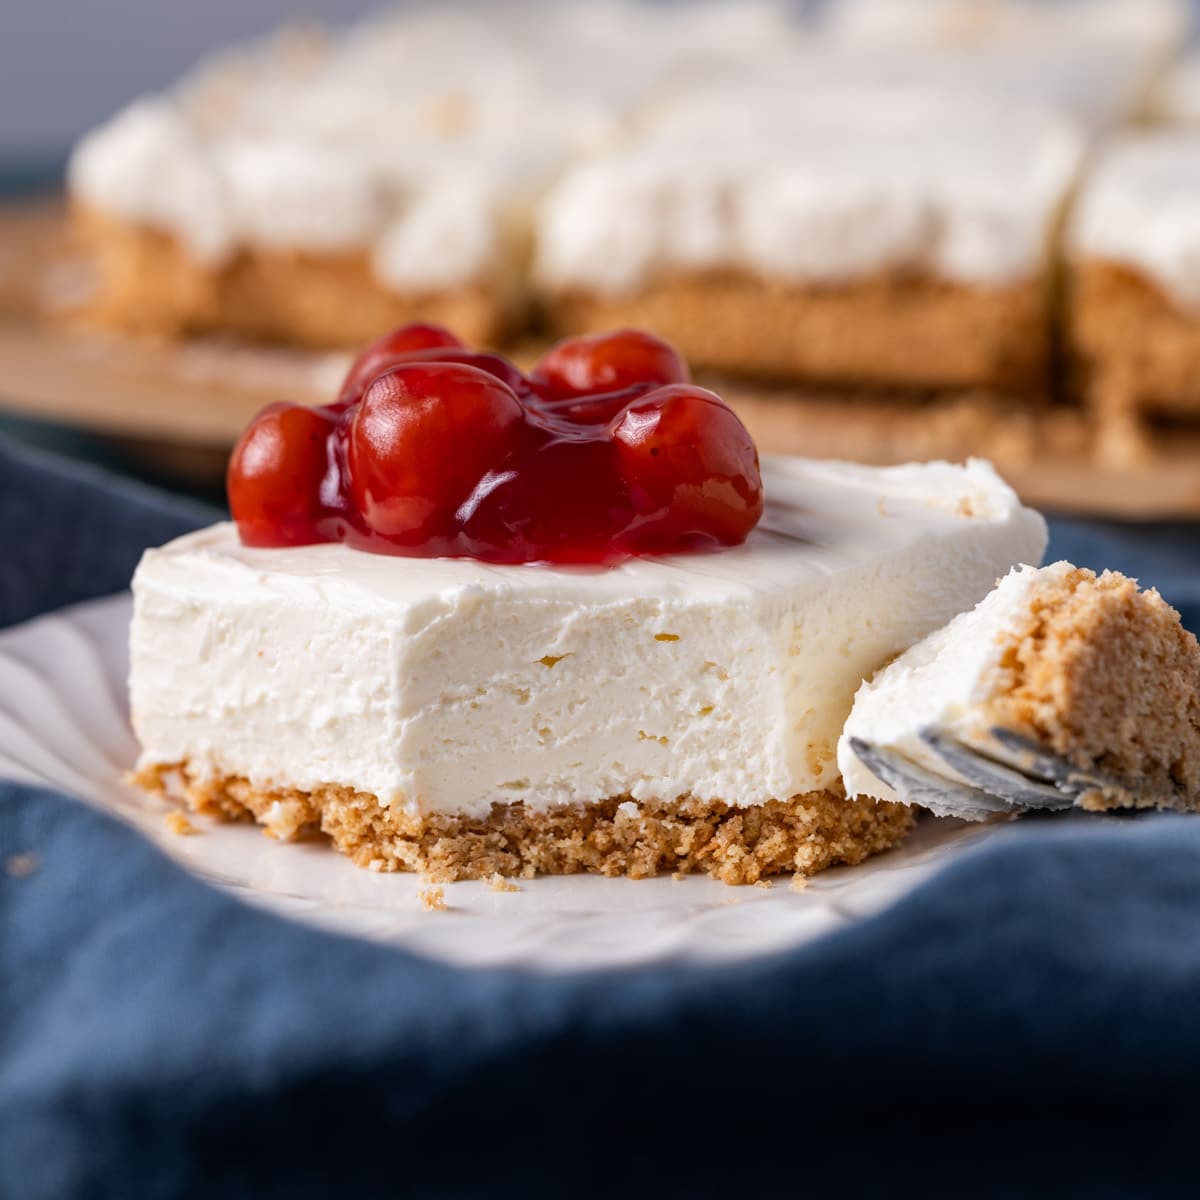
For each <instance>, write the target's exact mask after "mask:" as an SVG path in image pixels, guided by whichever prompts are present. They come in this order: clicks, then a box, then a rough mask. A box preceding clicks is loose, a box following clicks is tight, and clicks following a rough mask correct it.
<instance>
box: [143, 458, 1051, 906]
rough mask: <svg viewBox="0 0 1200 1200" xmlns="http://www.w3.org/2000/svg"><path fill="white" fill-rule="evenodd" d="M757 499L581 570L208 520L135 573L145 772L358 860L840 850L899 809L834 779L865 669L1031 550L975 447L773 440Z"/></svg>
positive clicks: (645, 871) (669, 866) (704, 857)
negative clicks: (904, 450)
mask: <svg viewBox="0 0 1200 1200" xmlns="http://www.w3.org/2000/svg"><path fill="white" fill-rule="evenodd" d="M763 479H764V486H765V490H766V495H767V507H766V513H765V516H764V518H763V520H762V523H761V525H760V526H759V527H758V528H757V529H756V530H754V532H753V533H752V534H751V535H750V537H749V539H748V540H747V541H746V543H745V544H744V545H741V546H735V547H732V548H729V549H725V550H721V551H719V552H716V553H711V554H695V555H675V556H668V557H665V558H635V559H632V560H630V561H627V562H626V563H624V564H623V565H618V566H615V567H610V568H607V569H604V570H600V571H597V570H595V569H586V568H553V567H545V566H497V565H491V564H487V563H480V562H476V561H471V560H466V559H445V558H440V559H429V558H408V557H395V556H389V555H382V554H372V553H366V552H364V551H362V550H357V549H354V548H351V547H349V546H346V545H338V544H323V545H312V546H300V547H293V548H255V547H250V546H246V545H244V544H242V542H241V541H240V540H239V537H238V534H237V531H236V529H235V528H234V527H233V526H232V525H218V526H215V527H213V528H211V529H209V530H205V531H202V532H200V533H196V534H192V535H189V536H187V537H184V538H182V539H180V540H179V541H176V542H174V543H171V544H170V545H168V546H166V547H164V548H163V549H161V550H154V551H150V552H148V553H147V555H146V557H145V559H144V560H143V562H142V565H141V566H140V568H139V569H138V572H137V576H136V578H135V580H134V596H135V613H134V621H133V631H132V664H133V665H132V708H133V721H134V727H135V730H136V732H137V734H138V737H139V739H140V741H141V743H142V746H143V753H142V757H141V760H140V763H139V768H138V772H139V778H140V780H141V782H143V783H144V784H145V785H147V786H150V787H154V788H162V789H165V790H166V791H168V792H169V793H171V794H174V795H178V796H180V797H184V798H186V799H187V801H188V802H189V803H190V804H191V805H192V806H193V807H195V808H196V809H198V810H200V811H204V812H215V813H220V814H225V815H228V816H245V815H250V816H253V817H254V818H255V819H256V820H258V821H259V822H261V823H262V824H264V825H265V826H266V827H267V829H268V830H270V831H271V832H273V833H275V834H276V835H277V836H280V837H283V838H290V837H294V836H298V835H301V834H303V833H305V832H308V831H316V830H321V831H323V832H324V833H325V834H327V835H328V836H329V837H330V838H332V840H333V842H334V844H335V845H336V846H337V847H338V848H339V849H340V850H342V851H343V852H345V853H347V854H348V855H350V856H351V857H352V858H353V860H354V861H355V862H357V863H359V864H360V865H362V866H366V867H369V868H372V869H376V870H420V871H423V872H425V873H427V874H429V875H431V876H433V877H435V878H438V879H445V880H448V879H461V878H481V877H488V876H490V875H492V874H493V873H494V872H497V871H499V872H500V873H502V874H505V875H510V874H533V873H535V872H551V873H564V872H576V871H598V872H602V873H605V874H610V875H616V874H624V875H631V876H643V875H649V874H653V873H655V872H658V871H680V870H684V871H689V870H690V871H703V872H707V873H709V874H711V875H713V876H715V877H717V878H719V879H722V880H725V881H726V882H730V883H745V882H753V881H755V880H757V879H759V878H760V877H762V876H766V875H770V874H775V873H779V872H788V871H801V872H810V871H815V870H818V869H820V868H822V867H824V866H828V865H830V864H832V863H837V862H857V861H860V860H861V859H862V858H864V857H866V856H867V855H868V854H871V853H874V852H876V851H878V850H881V849H884V848H886V847H887V846H889V845H891V844H893V843H894V842H895V841H896V840H898V839H899V838H900V837H901V836H902V835H903V834H904V832H906V830H907V828H908V825H909V820H910V813H909V810H908V809H905V808H902V807H899V806H894V805H886V804H885V805H878V804H876V803H875V802H874V801H873V800H863V801H848V800H846V798H845V796H844V794H843V792H842V789H841V784H840V776H839V772H838V767H837V763H836V759H835V747H836V743H837V739H838V736H839V734H840V732H841V727H842V723H843V722H844V720H845V718H846V715H847V714H848V713H849V711H850V705H851V702H852V699H853V696H854V692H855V690H856V689H857V687H858V685H859V682H860V681H861V680H862V679H863V678H865V677H866V676H869V675H870V674H871V673H872V672H874V671H875V670H876V669H877V668H878V667H880V666H881V665H883V664H884V663H885V662H887V661H888V660H889V659H890V658H892V657H894V656H895V655H896V654H897V653H899V652H900V651H902V650H903V649H905V648H906V647H907V646H908V645H910V644H911V643H912V642H914V641H915V640H917V639H919V638H920V637H922V636H923V635H924V634H926V633H928V632H930V631H931V630H933V629H935V628H937V627H938V626H940V625H942V624H944V623H945V621H947V620H948V619H949V618H950V617H952V616H953V615H954V614H955V613H957V612H959V611H961V610H962V609H964V608H967V607H969V606H970V605H972V604H974V603H975V602H976V601H977V600H979V599H980V598H981V597H982V596H983V595H984V594H985V593H986V592H987V591H988V589H989V588H990V587H991V585H992V582H993V580H994V579H995V577H996V575H997V574H1000V573H1003V572H1004V571H1006V570H1007V569H1008V568H1009V567H1010V566H1011V565H1012V564H1013V563H1016V562H1023V561H1036V560H1037V559H1038V558H1039V557H1040V555H1041V553H1042V550H1043V548H1044V545H1045V529H1044V525H1043V523H1042V521H1041V519H1040V518H1039V517H1038V516H1037V515H1036V514H1034V513H1032V512H1031V511H1029V510H1027V509H1024V508H1022V507H1021V505H1020V504H1019V503H1018V501H1017V499H1016V497H1015V496H1014V495H1013V493H1012V492H1011V491H1010V490H1009V489H1008V488H1007V487H1006V486H1005V485H1004V484H1002V483H1001V482H1000V480H999V479H998V478H997V477H996V475H995V474H994V473H993V472H992V471H991V470H990V468H988V467H987V466H986V465H985V464H982V463H974V464H971V465H969V466H967V467H954V466H950V465H947V464H929V465H926V466H911V467H903V468H886V469H881V468H867V467H857V466H852V465H849V464H837V463H817V462H809V461H805V460H799V459H775V460H771V459H768V460H767V461H766V463H765V466H764V475H763Z"/></svg>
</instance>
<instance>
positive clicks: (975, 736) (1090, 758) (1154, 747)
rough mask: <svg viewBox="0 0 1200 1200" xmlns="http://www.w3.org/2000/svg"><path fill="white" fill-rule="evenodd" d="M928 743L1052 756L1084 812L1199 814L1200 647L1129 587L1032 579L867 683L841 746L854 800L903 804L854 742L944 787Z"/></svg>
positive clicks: (1085, 578)
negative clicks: (900, 760)
mask: <svg viewBox="0 0 1200 1200" xmlns="http://www.w3.org/2000/svg"><path fill="white" fill-rule="evenodd" d="M930 731H932V732H933V733H934V734H936V735H938V736H939V737H941V738H947V737H949V738H952V739H954V741H956V742H958V743H960V744H961V745H964V746H966V747H967V748H969V749H977V750H978V751H979V752H980V753H981V754H983V755H984V756H986V757H988V758H991V759H995V760H999V761H1011V762H1013V763H1014V765H1016V766H1017V767H1018V769H1021V767H1022V762H1023V760H1025V758H1026V756H1027V755H1028V754H1029V753H1034V754H1037V753H1039V752H1040V753H1045V754H1048V755H1052V756H1055V757H1056V758H1057V759H1059V760H1061V762H1062V764H1063V766H1065V767H1066V768H1069V770H1068V772H1067V775H1068V776H1070V774H1071V772H1075V773H1077V775H1076V778H1075V779H1074V780H1073V781H1072V782H1074V783H1077V784H1079V785H1080V786H1081V788H1082V790H1081V791H1080V792H1079V794H1078V796H1077V798H1075V800H1074V802H1075V803H1076V804H1077V805H1079V806H1080V807H1083V808H1090V809H1112V808H1171V809H1195V808H1197V807H1200V645H1198V644H1197V642H1196V638H1195V636H1194V635H1193V634H1191V633H1189V632H1188V631H1187V630H1185V629H1184V628H1183V627H1182V625H1181V624H1180V619H1179V614H1178V613H1177V612H1176V611H1175V610H1174V609H1172V608H1171V607H1170V605H1168V604H1167V603H1166V602H1165V601H1164V600H1163V599H1162V597H1161V596H1159V594H1158V593H1157V592H1155V591H1139V589H1138V586H1137V584H1136V582H1135V581H1134V580H1132V579H1128V578H1126V577H1125V576H1123V575H1119V574H1116V573H1114V572H1111V571H1106V572H1105V573H1104V574H1103V575H1100V576H1097V575H1095V574H1094V573H1093V572H1091V571H1087V570H1081V569H1080V568H1078V567H1074V566H1072V565H1071V564H1070V563H1065V562H1060V563H1055V564H1054V565H1052V566H1048V567H1044V568H1042V569H1040V570H1035V569H1033V568H1031V567H1024V568H1021V569H1020V570H1016V571H1013V572H1012V573H1011V574H1010V575H1008V576H1007V577H1006V578H1005V579H1003V580H1002V581H1001V582H1000V584H999V585H998V586H997V588H996V589H995V591H993V592H992V593H991V594H990V595H989V596H988V597H987V598H986V599H985V600H984V601H983V602H982V603H981V604H980V605H979V606H978V607H977V608H976V609H975V610H974V611H973V612H970V613H964V614H963V615H962V616H960V617H957V618H956V619H955V620H954V621H952V622H951V623H950V624H949V625H948V626H947V627H946V628H945V629H941V630H938V631H937V632H936V633H934V634H931V635H930V636H929V637H928V638H926V639H925V641H923V642H920V643H918V644H917V645H916V646H914V647H913V648H912V649H911V650H909V651H907V652H906V653H905V654H903V655H901V656H900V657H899V658H898V659H897V660H896V661H895V662H894V663H892V664H891V665H890V666H888V667H886V668H885V669H884V670H883V671H881V672H880V673H879V674H878V675H877V676H876V677H875V678H874V679H873V680H871V681H870V682H869V683H867V684H864V686H863V688H862V690H861V691H860V692H859V694H858V696H857V697H856V699H855V702H854V709H853V711H852V713H851V715H850V719H849V720H848V721H847V723H846V731H845V734H844V735H843V737H842V739H841V742H840V743H839V747H838V761H839V763H840V764H841V768H842V773H843V775H844V777H845V780H846V788H847V791H848V792H849V793H850V794H851V795H869V796H876V797H879V798H886V799H895V798H896V793H894V792H893V791H892V789H891V788H890V787H888V786H887V784H886V783H884V782H882V781H881V780H880V779H878V778H877V777H876V776H875V775H874V774H873V773H872V772H871V770H870V769H869V768H868V767H867V765H866V764H865V763H864V762H863V761H862V760H861V759H860V757H859V756H858V754H856V753H855V751H854V749H853V748H852V742H853V741H854V739H858V740H859V742H861V743H866V744H868V745H870V746H872V747H875V748H876V749H881V750H884V751H887V752H890V753H893V754H898V755H901V756H903V757H904V758H905V759H906V760H908V761H909V762H911V763H915V764H916V765H917V766H919V767H923V768H924V769H926V770H928V771H930V772H932V773H933V774H934V775H935V776H937V775H942V776H945V775H946V773H947V763H946V762H945V761H943V760H942V759H940V758H939V757H938V755H937V753H936V752H935V750H934V749H933V748H932V747H931V746H930V744H929V742H928V741H927V740H926V738H925V736H924V735H926V734H927V733H928V732H930ZM996 731H1001V732H1002V733H1004V734H1007V735H1010V736H1014V737H1015V738H1016V739H1019V741H1018V742H1017V743H1004V742H1000V741H997V739H996ZM1014 745H1016V746H1017V749H1015V750H1014V749H1013V746H1014ZM1026 748H1027V749H1026ZM950 778H951V779H952V780H956V781H957V782H959V783H962V782H964V781H963V780H962V778H961V777H959V776H956V775H955V774H954V772H953V771H951V772H950ZM948 803H949V806H948V807H947V809H946V812H947V814H948V815H956V816H971V815H973V814H972V813H971V812H969V811H963V810H960V809H958V808H956V807H955V805H954V802H953V801H949V802H948ZM1067 803H1068V804H1069V803H1070V801H1069V800H1068V801H1067Z"/></svg>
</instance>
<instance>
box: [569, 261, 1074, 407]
mask: <svg viewBox="0 0 1200 1200" xmlns="http://www.w3.org/2000/svg"><path fill="white" fill-rule="evenodd" d="M1050 303H1051V295H1050V285H1049V282H1048V281H1047V280H1046V279H1044V278H1040V277H1039V278H1034V279H1031V280H1029V281H1027V282H1021V283H1017V284H1013V285H1009V286H1006V287H999V288H976V287H970V286H967V285H964V284H959V283H955V282H952V281H950V280H945V279H939V278H934V277H930V276H924V275H914V274H897V273H887V274H879V275H875V276H872V277H871V278H868V279H864V280H860V281H855V282H850V283H845V284H839V285H822V286H803V285H797V284H791V283H782V282H776V281H771V280H768V279H764V278H762V277H760V276H752V275H747V274H744V273H740V272H722V273H714V274H704V275H694V276H688V277H682V276H681V277H676V278H669V279H663V280H661V281H658V282H655V283H651V284H650V285H648V286H647V287H646V288H644V289H642V290H640V291H638V292H636V293H634V294H632V295H628V296H621V297H616V298H607V297H604V296H599V295H595V294H592V293H584V292H580V291H574V292H564V293H562V294H556V295H553V296H551V297H549V298H547V300H546V309H547V313H548V317H549V320H550V322H551V324H553V325H554V326H555V327H556V328H557V329H558V330H559V331H560V332H562V333H588V332H599V331H601V330H605V329H612V328H615V327H617V326H621V325H634V326H640V327H644V328H647V329H652V330H654V332H655V333H657V334H659V335H660V336H662V337H664V338H666V339H667V340H668V341H670V342H672V343H674V345H675V346H677V347H678V348H679V350H680V351H681V352H682V354H683V355H684V357H685V358H687V359H688V360H689V361H690V362H692V363H693V364H696V365H699V366H705V367H711V368H713V369H716V370H723V371H731V372H735V373H738V374H746V375H751V376H754V375H757V376H761V377H766V378H779V379H789V380H800V381H807V382H815V383H828V384H851V385H857V384H868V385H878V384H881V385H884V386H887V387H900V388H904V387H910V388H954V387H989V388H995V389H998V390H1001V391H1006V392H1013V393H1016V394H1025V393H1030V392H1031V393H1035V394H1037V395H1044V394H1045V393H1046V392H1047V391H1048V389H1049V382H1050V380H1049V371H1050V345H1049V340H1050V314H1049V306H1050Z"/></svg>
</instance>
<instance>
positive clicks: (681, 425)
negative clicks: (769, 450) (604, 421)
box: [612, 383, 763, 553]
mask: <svg viewBox="0 0 1200 1200" xmlns="http://www.w3.org/2000/svg"><path fill="white" fill-rule="evenodd" d="M612 436H613V441H614V442H615V443H616V447H617V453H618V455H619V457H620V461H621V465H622V469H623V471H624V473H625V476H626V478H627V479H628V480H629V482H630V484H631V485H632V486H633V488H634V489H635V493H641V496H642V499H643V503H642V504H641V505H639V508H640V510H641V511H643V512H645V513H646V514H647V515H646V519H645V520H644V521H643V522H641V523H639V524H638V525H637V526H636V527H634V528H633V529H631V530H630V532H629V536H628V540H629V544H630V545H631V546H632V547H633V548H635V549H636V550H637V551H638V552H640V553H654V552H659V553H665V552H667V551H669V550H671V549H675V548H678V547H680V546H686V545H702V544H703V543H704V542H706V541H707V542H717V543H720V544H723V545H736V544H737V543H738V542H742V541H745V539H746V536H747V535H748V534H749V532H750V530H751V529H753V528H754V526H755V525H757V524H758V521H759V518H760V517H761V516H762V510H763V491H762V477H761V476H760V474H759V469H758V451H757V450H756V449H755V447H754V442H753V440H752V439H751V437H750V435H749V434H748V433H747V432H746V427H745V426H744V425H743V424H742V423H741V421H739V420H738V418H737V416H736V415H735V413H734V412H733V410H732V409H731V408H729V407H728V405H726V403H725V402H724V401H723V400H722V399H721V398H720V397H719V396H717V395H715V394H714V393H713V392H710V391H707V390H705V389H704V388H698V387H693V386H691V385H690V384H678V383H677V384H672V385H670V386H669V387H662V388H658V389H657V390H655V391H653V392H650V393H649V395H647V396H645V397H644V398H643V399H642V400H637V401H634V402H633V403H632V404H630V405H629V406H628V407H627V408H626V409H625V411H624V413H622V414H621V416H620V417H619V418H618V419H617V420H616V422H615V423H614V426H613V434H612Z"/></svg>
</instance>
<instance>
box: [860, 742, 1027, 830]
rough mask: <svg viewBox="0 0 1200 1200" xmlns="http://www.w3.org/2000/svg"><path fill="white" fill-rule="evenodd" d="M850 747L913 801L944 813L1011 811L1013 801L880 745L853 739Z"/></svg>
mask: <svg viewBox="0 0 1200 1200" xmlns="http://www.w3.org/2000/svg"><path fill="white" fill-rule="evenodd" d="M850 749H851V750H853V751H854V753H855V754H856V755H857V756H858V758H859V759H860V760H861V761H862V763H863V765H864V766H865V767H866V768H867V770H868V771H870V772H871V774H872V775H874V776H875V777H876V778H877V779H879V780H881V781H882V782H883V783H886V784H887V785H888V787H890V788H891V789H892V790H893V791H894V792H896V793H897V794H898V795H899V796H902V797H903V798H904V799H905V800H906V801H908V802H909V803H910V804H920V805H921V806H922V807H924V808H927V809H929V811H930V812H933V813H936V814H937V815H938V816H942V817H964V818H966V819H967V820H981V819H982V818H984V817H990V816H993V815H994V814H996V813H1005V812H1008V811H1009V805H1008V804H1007V803H1005V801H1003V800H1001V799H998V798H997V797H995V796H991V795H988V793H987V792H985V791H981V790H980V789H979V788H974V787H967V786H966V785H964V784H960V783H955V782H953V781H952V780H949V779H943V778H941V777H940V776H938V775H935V774H934V773H933V772H932V771H927V770H926V769H925V768H924V767H920V766H918V765H917V764H916V763H914V762H912V761H910V760H909V759H907V758H905V757H904V756H903V755H901V754H897V753H895V752H894V751H891V750H884V749H883V748H882V747H880V746H875V745H872V744H871V743H870V742H864V741H863V740H862V739H861V738H851V739H850Z"/></svg>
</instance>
